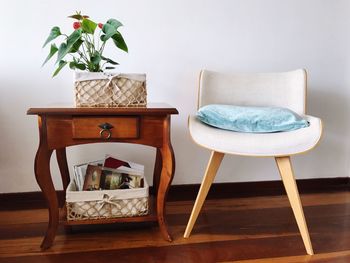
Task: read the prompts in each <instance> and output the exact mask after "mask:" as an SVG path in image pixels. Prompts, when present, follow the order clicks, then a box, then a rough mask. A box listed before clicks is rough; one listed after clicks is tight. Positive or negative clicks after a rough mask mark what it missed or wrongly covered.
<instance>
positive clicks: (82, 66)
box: [69, 61, 86, 70]
mask: <svg viewBox="0 0 350 263" xmlns="http://www.w3.org/2000/svg"><path fill="white" fill-rule="evenodd" d="M69 67H70V68H71V69H76V68H77V69H80V70H85V69H86V66H85V64H83V63H78V62H76V61H72V62H70V63H69Z"/></svg>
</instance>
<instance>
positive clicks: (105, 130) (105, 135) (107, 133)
mask: <svg viewBox="0 0 350 263" xmlns="http://www.w3.org/2000/svg"><path fill="white" fill-rule="evenodd" d="M98 127H100V128H101V131H100V137H101V138H102V139H109V138H111V135H112V132H111V129H113V128H114V127H113V125H112V124H110V123H108V122H106V123H102V124H100V125H98Z"/></svg>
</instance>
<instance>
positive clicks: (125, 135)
mask: <svg viewBox="0 0 350 263" xmlns="http://www.w3.org/2000/svg"><path fill="white" fill-rule="evenodd" d="M72 128H73V138H75V139H97V138H102V139H133V138H138V137H139V117H73V125H72Z"/></svg>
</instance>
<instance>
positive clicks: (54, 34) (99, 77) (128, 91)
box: [43, 12, 147, 107]
mask: <svg viewBox="0 0 350 263" xmlns="http://www.w3.org/2000/svg"><path fill="white" fill-rule="evenodd" d="M69 18H72V19H74V20H75V22H74V23H73V29H74V30H73V32H72V33H71V34H70V35H67V34H64V33H62V32H61V30H60V28H59V27H57V26H55V27H53V28H52V29H51V31H50V34H49V36H48V38H47V39H46V41H45V43H44V45H43V47H45V46H47V44H49V43H51V42H52V41H54V40H57V39H59V38H63V41H62V42H61V43H60V44H59V45H56V43H51V46H50V51H49V55H48V56H47V57H46V59H45V61H44V63H43V65H45V64H46V62H48V61H49V60H50V59H51V58H52V57H54V56H55V55H56V64H57V68H56V70H55V71H54V73H53V77H55V76H56V75H57V74H58V73H59V72H60V71H61V70H62V69H63V68H64V67H65V66H66V65H69V67H70V68H71V69H73V70H75V102H76V106H77V107H118V106H123V107H125V106H146V103H147V102H146V101H147V99H146V97H147V94H146V76H145V74H118V73H113V72H108V71H106V70H111V69H115V66H117V65H119V64H118V62H116V61H114V60H112V59H110V58H108V57H106V56H104V48H105V45H106V43H107V42H113V43H114V46H115V47H116V48H117V49H120V50H122V51H125V52H128V47H127V45H126V43H125V40H124V38H123V36H122V34H121V33H120V32H119V28H120V27H121V26H122V25H123V24H122V23H121V22H120V21H118V20H116V19H113V18H111V19H109V20H107V22H106V23H104V24H102V23H96V22H94V21H92V20H91V19H90V18H89V16H86V15H82V14H81V13H80V12H77V13H76V14H74V15H71V16H69Z"/></svg>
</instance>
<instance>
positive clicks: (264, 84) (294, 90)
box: [198, 69, 307, 114]
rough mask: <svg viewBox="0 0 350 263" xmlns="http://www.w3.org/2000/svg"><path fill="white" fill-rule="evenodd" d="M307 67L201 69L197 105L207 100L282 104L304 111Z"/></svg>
mask: <svg viewBox="0 0 350 263" xmlns="http://www.w3.org/2000/svg"><path fill="white" fill-rule="evenodd" d="M306 78H307V76H306V71H305V70H304V69H298V70H294V71H289V72H281V73H237V74H223V73H218V72H213V71H208V70H202V71H201V74H200V82H199V96H198V108H200V107H202V106H205V105H208V104H233V105H240V106H277V107H285V108H289V109H291V110H293V111H295V112H296V113H298V114H305V111H306V109H305V107H306V105H305V104H306V85H307V83H306V82H307V81H306Z"/></svg>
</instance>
